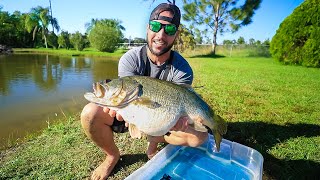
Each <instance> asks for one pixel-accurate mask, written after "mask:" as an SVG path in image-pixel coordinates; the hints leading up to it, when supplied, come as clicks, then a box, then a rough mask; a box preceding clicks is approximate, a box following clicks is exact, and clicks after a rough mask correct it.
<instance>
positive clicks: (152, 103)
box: [135, 97, 161, 109]
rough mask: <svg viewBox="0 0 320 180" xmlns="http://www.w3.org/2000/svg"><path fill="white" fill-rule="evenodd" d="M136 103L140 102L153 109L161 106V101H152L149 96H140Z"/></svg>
mask: <svg viewBox="0 0 320 180" xmlns="http://www.w3.org/2000/svg"><path fill="white" fill-rule="evenodd" d="M135 103H136V104H139V105H142V106H146V107H148V108H151V109H156V108H158V107H160V106H161V104H159V103H157V102H155V101H152V100H151V99H150V98H148V97H140V98H139V99H137V100H136V101H135Z"/></svg>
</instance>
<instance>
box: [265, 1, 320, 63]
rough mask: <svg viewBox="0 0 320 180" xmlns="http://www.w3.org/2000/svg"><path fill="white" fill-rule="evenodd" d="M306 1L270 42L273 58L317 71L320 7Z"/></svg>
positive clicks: (286, 20) (319, 49)
mask: <svg viewBox="0 0 320 180" xmlns="http://www.w3.org/2000/svg"><path fill="white" fill-rule="evenodd" d="M317 1H318V0H306V1H304V2H303V3H302V4H301V5H300V6H299V7H297V8H296V9H295V10H294V11H293V13H292V14H291V15H290V16H288V17H287V18H286V19H285V20H284V21H283V22H282V23H281V25H280V27H279V29H278V30H277V32H276V34H275V36H274V37H273V38H272V41H271V46H270V52H271V54H272V56H273V57H274V58H275V59H277V60H279V61H280V62H283V63H285V64H297V65H303V66H308V67H320V21H319V20H320V4H319V3H318V2H317Z"/></svg>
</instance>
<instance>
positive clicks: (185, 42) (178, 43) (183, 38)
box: [173, 24, 196, 53]
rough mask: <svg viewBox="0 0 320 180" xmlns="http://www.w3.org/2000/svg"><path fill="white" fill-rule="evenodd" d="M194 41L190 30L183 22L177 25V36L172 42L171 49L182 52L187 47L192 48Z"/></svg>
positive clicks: (194, 44)
mask: <svg viewBox="0 0 320 180" xmlns="http://www.w3.org/2000/svg"><path fill="white" fill-rule="evenodd" d="M195 46H196V41H195V39H194V36H193V34H192V32H191V31H190V30H189V29H187V28H186V27H185V26H184V25H183V24H180V26H179V36H178V37H177V39H176V40H175V42H174V46H173V49H174V50H175V51H178V52H181V53H182V52H184V51H185V50H187V49H194V48H195Z"/></svg>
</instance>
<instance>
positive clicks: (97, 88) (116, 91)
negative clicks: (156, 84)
mask: <svg viewBox="0 0 320 180" xmlns="http://www.w3.org/2000/svg"><path fill="white" fill-rule="evenodd" d="M109 82H111V81H106V82H96V83H93V85H92V86H93V92H87V93H85V95H84V97H85V98H86V99H87V100H88V101H90V102H93V103H95V104H97V105H100V106H106V107H117V108H121V107H124V106H127V105H128V104H129V103H131V102H132V101H134V100H136V99H138V97H139V90H140V86H139V85H137V86H135V87H133V88H128V87H126V86H125V83H124V81H123V80H122V79H121V81H120V83H119V85H118V86H117V87H113V85H112V84H108V83H109Z"/></svg>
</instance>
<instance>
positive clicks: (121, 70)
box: [118, 46, 193, 85]
mask: <svg viewBox="0 0 320 180" xmlns="http://www.w3.org/2000/svg"><path fill="white" fill-rule="evenodd" d="M142 47H143V46H140V47H135V48H132V49H130V50H129V51H128V52H126V53H125V54H124V55H123V56H122V57H121V58H120V60H119V65H118V76H119V77H125V76H134V75H142V76H143V75H144V72H145V66H146V65H145V62H144V61H143V59H142V58H141V57H140V53H141V50H142ZM147 60H149V62H150V68H151V70H150V76H151V77H156V76H157V74H158V73H159V71H162V72H161V73H160V76H159V79H163V76H164V71H163V69H165V66H166V63H164V64H162V65H161V66H157V65H156V64H153V62H152V61H151V60H150V59H149V58H148V59H147ZM165 80H167V81H172V82H174V83H176V84H188V85H191V84H192V81H193V71H192V69H191V67H190V65H189V63H188V62H187V60H185V59H184V58H183V57H182V56H181V55H180V54H179V53H177V52H175V51H174V54H173V58H172V65H171V69H170V70H169V74H168V76H167V79H165Z"/></svg>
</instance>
